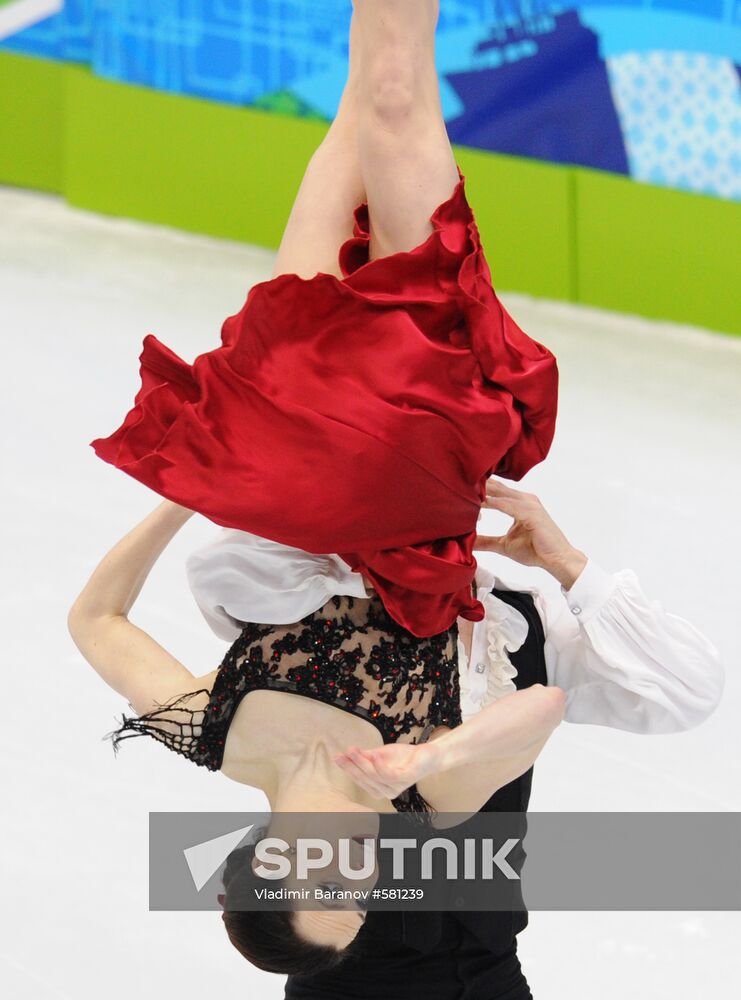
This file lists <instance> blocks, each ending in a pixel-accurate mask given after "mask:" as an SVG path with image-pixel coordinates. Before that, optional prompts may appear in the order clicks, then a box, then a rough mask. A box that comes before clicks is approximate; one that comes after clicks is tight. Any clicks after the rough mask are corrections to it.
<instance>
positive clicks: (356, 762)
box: [335, 684, 565, 813]
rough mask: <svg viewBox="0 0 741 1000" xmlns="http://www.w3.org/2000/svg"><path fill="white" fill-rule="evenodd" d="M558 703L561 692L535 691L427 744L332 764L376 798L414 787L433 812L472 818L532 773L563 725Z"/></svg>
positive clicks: (354, 755)
mask: <svg viewBox="0 0 741 1000" xmlns="http://www.w3.org/2000/svg"><path fill="white" fill-rule="evenodd" d="M564 703H565V696H564V692H563V691H562V690H561V689H560V688H557V687H544V686H543V685H542V684H533V685H532V686H531V687H529V688H526V689H525V690H524V691H517V692H515V693H513V694H509V695H507V696H506V697H504V698H500V699H499V700H498V701H496V702H494V703H493V704H492V705H487V706H486V708H483V709H482V710H481V711H480V712H478V713H477V714H476V715H475V716H474V717H473V718H472V719H469V720H468V721H467V722H464V723H463V724H462V725H460V726H457V727H456V728H455V729H451V730H448V731H447V732H444V733H443V734H442V735H439V736H435V737H433V738H432V739H431V740H429V742H427V743H418V744H413V743H412V744H410V743H405V744H402V743H393V744H387V745H386V746H383V747H377V748H373V749H369V750H366V749H360V748H359V747H350V748H349V749H348V750H347V751H346V752H345V753H344V754H340V755H338V756H337V757H336V758H335V762H336V763H337V764H338V765H339V766H340V767H342V768H343V769H344V770H345V771H346V772H347V773H348V774H350V775H351V777H352V778H353V780H354V781H356V782H357V784H358V785H360V786H361V787H362V788H364V789H365V790H366V791H368V792H370V793H371V794H372V795H376V796H378V797H380V798H389V799H392V798H395V797H396V796H397V795H399V794H400V793H401V792H402V791H403V790H404V789H405V788H408V787H409V786H410V785H412V784H415V783H416V784H417V787H418V789H419V791H420V792H421V794H422V795H423V796H424V797H425V798H426V799H427V800H428V802H429V803H430V804H431V805H432V806H433V807H434V808H435V809H436V810H437V811H438V812H451V813H452V812H455V813H464V812H465V813H473V812H477V811H478V810H479V809H480V808H481V806H482V805H483V804H484V803H485V802H486V801H487V800H488V799H489V798H490V797H491V796H492V795H493V794H494V792H496V791H498V789H500V788H502V787H503V786H504V785H506V784H509V782H510V781H514V779H515V778H517V777H519V775H521V774H523V773H524V772H525V771H526V770H527V769H528V768H529V767H530V766H531V764H532V763H533V761H534V760H535V759H536V757H537V756H538V754H539V753H540V751H541V750H542V748H543V746H544V745H545V743H546V741H547V740H548V737H549V736H550V735H551V733H552V732H553V730H554V729H555V728H556V727H557V726H558V724H559V723H560V721H561V719H562V718H563V710H564Z"/></svg>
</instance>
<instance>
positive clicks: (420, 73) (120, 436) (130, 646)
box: [69, 0, 563, 973]
mask: <svg viewBox="0 0 741 1000" xmlns="http://www.w3.org/2000/svg"><path fill="white" fill-rule="evenodd" d="M437 18H438V0H404V2H400V0H355V3H354V12H353V17H352V24H351V37H350V71H349V77H348V82H347V86H346V89H345V92H344V94H343V97H342V101H341V103H340V108H339V111H338V114H337V117H336V119H335V121H334V122H333V124H332V127H331V128H330V130H329V132H328V134H327V137H326V138H325V140H324V141H323V142H322V144H321V146H320V148H319V149H318V150H317V152H316V153H315V154H314V156H313V157H312V160H311V162H310V164H309V166H308V168H307V171H306V174H305V176H304V178H303V181H302V183H301V186H300V188H299V192H298V196H297V198H296V202H295V204H294V206H293V210H292V212H291V215H290V218H289V220H288V224H287V226H286V230H285V234H284V237H283V240H282V242H281V246H280V248H279V251H278V257H277V261H276V268H275V272H274V275H273V277H272V279H271V280H270V281H267V282H262V283H259V284H258V285H255V286H253V288H252V289H251V290H250V293H249V295H248V298H247V301H246V303H245V305H244V307H243V308H242V310H241V311H240V313H239V314H237V315H236V316H233V317H231V318H230V319H229V320H227V321H226V322H225V324H224V326H223V328H222V345H221V347H219V348H218V349H215V350H212V351H209V352H207V353H205V354H202V355H200V356H199V357H198V358H196V360H195V362H194V363H193V365H188V364H186V363H185V362H184V361H182V360H181V359H180V358H178V357H177V355H175V354H174V353H173V352H172V351H171V350H169V349H168V348H167V347H166V346H165V345H163V344H161V343H160V342H159V341H158V340H157V339H156V338H155V337H153V336H152V335H149V336H147V337H146V338H145V341H144V350H143V352H142V355H141V375H142V386H141V389H140V391H139V393H138V394H137V396H136V399H135V406H134V407H133V409H132V410H131V411H130V412H129V414H128V415H127V416H126V418H125V420H124V422H123V424H122V425H121V427H119V429H118V430H117V431H116V432H115V433H114V434H112V435H110V436H109V437H108V438H105V439H96V440H95V441H93V442H92V445H93V447H94V448H95V450H96V453H97V454H98V455H99V456H100V457H101V458H103V459H104V460H105V461H107V462H109V463H111V464H113V465H115V466H116V467H118V468H120V469H122V470H123V471H124V472H126V473H127V474H129V475H131V476H133V477H134V478H137V479H138V480H139V481H141V482H143V483H145V484H146V485H148V486H149V487H150V488H152V489H154V490H155V491H156V492H158V493H159V494H160V495H162V496H164V497H165V498H166V499H165V501H164V502H163V503H162V504H161V505H160V506H159V507H158V508H157V509H156V510H155V511H154V512H153V513H152V514H151V515H150V516H149V517H148V518H146V519H145V520H144V522H142V524H140V525H139V526H138V527H137V528H135V529H134V530H133V531H132V532H130V533H129V534H128V535H127V536H125V538H124V539H122V540H121V541H120V542H119V543H118V545H117V546H115V547H114V549H113V550H112V551H111V552H110V553H108V555H107V556H106V557H105V558H104V560H103V561H102V563H101V564H100V565H99V566H98V568H97V569H96V571H95V573H94V574H93V576H92V577H91V579H90V581H89V582H88V584H87V586H86V587H85V588H84V590H83V591H82V593H81V595H80V596H79V598H78V599H77V601H76V602H75V604H74V606H73V608H72V609H71V611H70V615H69V626H70V631H71V633H72V636H73V638H74V640H75V642H76V643H77V645H78V647H79V648H80V650H81V651H82V653H83V654H84V655H85V657H86V658H87V659H88V660H89V662H90V663H91V664H92V666H93V667H94V668H95V669H96V670H97V671H98V672H99V673H100V675H101V676H102V677H103V678H104V679H105V680H106V681H107V682H108V683H109V684H110V685H111V686H112V687H113V688H115V690H117V691H119V692H120V693H121V694H122V695H124V697H126V698H127V699H128V700H129V702H130V704H131V705H132V707H133V709H134V710H135V711H136V712H137V713H138V717H137V718H136V719H125V720H124V723H123V725H122V727H121V730H120V731H119V732H118V733H117V734H115V736H114V742H116V743H117V742H118V741H119V740H121V739H123V738H124V737H126V736H127V735H131V734H137V733H148V734H149V735H151V736H153V737H155V738H156V739H158V740H160V741H161V742H163V743H165V745H167V746H168V747H170V748H171V749H173V750H175V751H177V752H179V753H181V754H183V755H184V756H186V757H188V758H189V759H190V760H192V761H193V762H195V763H196V764H199V765H202V766H206V767H208V768H210V769H212V770H221V771H223V772H224V773H225V774H227V776H229V777H231V778H233V779H234V780H236V781H239V782H243V783H246V784H251V785H253V786H256V787H259V788H261V789H263V790H264V792H265V793H266V795H267V797H268V799H269V801H270V804H271V807H272V809H273V810H274V811H275V813H276V814H279V813H281V812H282V811H292V812H311V811H319V812H321V811H333V812H338V811H343V812H347V811H350V812H352V811H359V812H367V811H373V812H383V811H389V810H391V809H393V808H397V809H433V810H435V811H437V812H441V811H456V812H471V813H472V812H475V811H476V810H477V809H478V808H479V807H480V806H481V804H482V803H483V802H485V801H486V800H487V799H488V798H489V797H490V796H491V795H492V793H493V792H494V791H495V790H496V789H497V788H499V787H501V786H503V785H505V784H506V783H508V782H509V781H511V780H512V779H513V778H515V777H516V776H517V775H519V774H522V773H523V772H524V771H526V770H527V769H528V768H529V767H530V765H531V764H532V762H533V760H534V759H535V757H536V756H537V754H538V752H539V751H540V749H541V748H542V746H543V745H544V743H545V741H546V740H547V738H548V736H549V734H550V732H551V731H552V730H553V728H554V727H555V726H556V725H557V724H558V722H559V721H560V718H561V715H562V711H563V695H562V692H561V691H560V689H559V688H557V687H554V688H547V687H543V686H542V685H533V686H532V687H531V688H528V690H526V691H521V692H517V693H515V694H512V695H510V696H508V697H507V699H506V700H504V701H502V702H500V703H495V704H493V705H491V706H488V707H487V709H486V710H485V711H482V712H480V713H479V714H478V715H477V716H476V718H474V719H471V720H470V721H468V722H466V723H465V724H461V716H460V706H459V697H458V695H459V691H458V677H457V655H456V648H457V626H456V621H457V617H458V616H459V615H460V616H462V617H463V618H466V619H469V620H472V621H473V620H481V619H482V618H483V615H484V609H483V605H482V604H481V602H480V601H478V600H477V599H476V597H475V595H474V593H473V592H472V587H471V585H472V582H473V579H474V574H475V568H476V561H475V559H474V557H473V548H474V544H475V539H476V520H477V518H478V515H479V512H480V506H481V503H482V502H483V501H484V499H485V495H486V489H485V483H486V480H487V478H488V477H489V476H490V475H491V474H492V473H497V474H499V475H501V476H504V477H507V478H510V479H519V478H521V477H522V476H523V475H524V474H525V473H526V472H527V471H528V470H529V469H530V468H531V467H532V466H533V465H535V464H536V463H537V462H539V461H541V460H542V459H543V458H544V457H545V456H546V454H547V452H548V450H549V448H550V444H551V441H552V437H553V433H554V427H555V416H556V387H557V370H556V364H555V359H554V357H553V355H552V354H551V352H550V351H548V350H547V348H545V347H543V346H542V345H540V344H538V343H536V342H535V341H533V340H532V339H531V338H529V337H528V336H527V335H526V334H525V333H524V332H523V331H522V330H520V329H519V327H518V326H517V324H516V323H515V322H514V320H513V319H512V318H511V317H510V316H509V315H508V313H507V312H506V310H505V309H504V307H503V306H502V305H501V303H500V302H499V300H498V298H497V296H496V294H495V292H494V290H493V287H492V284H491V275H490V272H489V268H488V265H487V262H486V260H485V258H484V255H483V250H482V248H481V244H480V241H479V234H478V229H477V227H476V223H475V220H474V218H473V214H472V212H471V209H470V207H469V206H468V203H467V201H466V197H465V193H464V177H463V175H462V173H461V172H460V170H459V169H458V167H457V164H456V162H455V159H454V156H453V152H452V149H451V147H450V144H449V141H448V137H447V133H446V130H445V124H444V120H443V118H442V113H441V108H440V103H439V89H438V81H437V76H436V71H435V60H434V38H435V27H436V24H437ZM353 220H354V223H353ZM297 482H299V483H300V484H301V494H300V496H298V495H297V491H296V487H295V484H296V483H297ZM193 511H198V512H200V513H202V514H204V515H205V516H207V517H209V518H210V519H211V520H213V521H215V522H216V523H218V524H221V525H222V526H225V527H231V528H237V529H241V530H244V531H248V532H252V533H254V534H255V535H257V536H260V537H262V538H265V539H267V540H272V541H274V542H278V543H282V544H284V545H289V546H294V547H296V548H297V549H298V550H300V551H304V552H307V553H332V554H336V560H337V561H338V563H341V564H342V565H343V566H344V567H345V570H346V571H347V570H348V569H349V570H350V571H351V572H349V573H347V579H348V587H349V589H345V588H344V587H339V588H335V593H334V594H333V596H332V597H331V598H330V599H329V600H325V601H324V602H323V603H322V604H321V605H320V606H315V607H313V608H310V609H309V610H308V612H307V613H306V614H304V615H303V616H302V617H300V619H299V618H298V617H293V618H292V619H291V620H290V621H285V620H284V621H273V620H268V621H261V620H259V619H257V620H253V621H246V622H244V623H243V626H244V627H243V628H242V631H241V633H240V636H239V638H238V639H237V640H236V641H235V642H234V643H233V644H232V646H231V647H230V649H229V650H228V652H227V653H226V655H225V657H224V659H223V662H222V663H221V665H220V666H219V668H218V669H217V670H214V671H212V672H211V673H210V674H207V675H205V676H201V677H193V675H192V674H191V673H190V671H189V670H187V668H186V667H185V666H184V665H183V664H181V663H179V662H178V661H177V660H176V659H175V658H174V657H172V656H170V655H169V654H168V653H167V652H166V651H165V650H164V649H162V647H161V646H159V645H158V644H157V643H156V642H155V641H154V640H153V639H152V638H151V637H149V636H148V635H146V634H145V633H144V632H142V631H141V630H140V629H138V628H136V626H134V625H133V624H132V623H131V622H129V620H128V613H129V611H130V609H131V607H132V605H133V602H134V600H135V598H136V596H137V594H138V593H139V590H140V589H141V586H142V584H143V582H144V580H145V579H146V576H147V573H148V572H149V570H150V569H151V566H152V565H153V563H154V561H155V560H156V558H157V557H158V555H159V554H160V553H161V552H162V550H163V549H164V547H165V546H166V544H167V542H168V541H169V540H170V538H171V537H172V536H173V534H174V533H175V532H176V531H177V530H178V529H179V528H180V527H181V525H182V524H183V523H184V522H185V521H186V520H187V519H188V518H189V517H190V516H191V514H192V512H193ZM304 610H305V609H304ZM248 694H249V697H246V696H247V695H248ZM296 695H301V696H302V697H296ZM396 742H406V743H409V744H412V745H414V746H415V747H417V749H418V751H419V752H417V750H414V751H412V757H413V758H414V761H415V762H416V763H415V765H414V766H410V767H409V768H408V769H407V771H406V772H405V774H404V776H403V779H402V780H400V781H398V782H396V781H394V780H393V779H392V778H390V777H389V776H387V779H386V780H385V781H384V783H383V785H384V787H383V788H379V789H378V792H377V793H375V794H370V793H369V792H368V791H367V790H366V789H364V788H363V787H361V785H360V784H358V782H357V781H356V780H354V779H353V775H352V773H351V772H350V771H349V770H348V768H347V767H341V766H338V761H337V760H336V759H335V758H341V759H344V758H342V754H343V752H344V751H346V750H347V749H348V748H349V747H356V748H359V749H360V750H363V749H366V750H367V749H371V748H373V747H378V746H381V745H383V744H387V743H396ZM361 756H362V755H360V756H358V758H357V760H356V765H357V766H358V767H362V766H363V765H362V761H361V759H360V757H361ZM462 768H465V770H464V771H463V770H461V769H462ZM462 777H465V783H464V784H463V783H462V781H461V779H462ZM224 917H225V922H226V926H227V931H228V933H229V936H230V938H231V940H232V942H233V943H234V944H235V945H236V946H237V947H238V948H239V950H240V951H241V952H242V953H243V954H244V955H245V956H246V957H247V958H248V959H249V960H250V961H252V962H254V963H255V964H257V965H258V966H260V967H262V968H265V969H268V970H269V971H275V972H287V973H290V972H299V971H300V972H312V971H317V970H319V969H321V968H322V967H326V966H327V965H329V964H332V963H335V962H337V961H338V960H339V959H340V958H341V957H342V952H343V949H344V948H346V946H347V945H348V943H349V942H350V941H351V940H352V939H353V938H354V936H355V934H356V933H357V930H358V927H359V925H360V923H361V922H362V915H361V914H356V913H350V912H345V911H327V912H326V913H323V914H317V913H295V914H287V915H286V914H275V913H246V912H230V910H229V892H228V891H227V896H226V909H225V914H224Z"/></svg>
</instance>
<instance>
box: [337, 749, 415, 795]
mask: <svg viewBox="0 0 741 1000" xmlns="http://www.w3.org/2000/svg"><path fill="white" fill-rule="evenodd" d="M335 763H336V764H337V765H338V767H341V768H342V770H343V771H345V772H346V773H347V774H349V775H350V777H351V778H352V779H353V781H354V782H355V783H356V784H357V785H359V786H360V787H361V788H363V789H365V791H366V792H368V793H369V794H370V795H373V796H375V797H376V798H379V799H394V798H396V796H397V795H400V794H401V793H402V792H403V791H404V790H405V789H406V788H409V786H410V785H413V784H415V782H417V781H419V780H420V779H421V778H423V777H424V776H425V775H426V774H429V773H430V771H431V770H432V766H433V762H432V759H431V756H430V754H429V752H428V745H427V744H425V743H421V744H417V743H389V744H387V745H386V746H382V747H374V748H373V749H371V750H361V749H359V748H358V747H350V748H349V749H348V750H347V751H346V752H345V753H343V754H338V756H337V757H335Z"/></svg>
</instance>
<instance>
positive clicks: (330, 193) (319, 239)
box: [273, 13, 366, 278]
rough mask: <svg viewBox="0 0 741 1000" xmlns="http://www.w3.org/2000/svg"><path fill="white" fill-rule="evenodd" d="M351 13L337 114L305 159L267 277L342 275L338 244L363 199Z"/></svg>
mask: <svg viewBox="0 0 741 1000" xmlns="http://www.w3.org/2000/svg"><path fill="white" fill-rule="evenodd" d="M357 20H358V19H357V15H355V14H354V13H353V15H352V18H351V21H350V68H349V72H348V78H347V83H346V85H345V90H344V92H343V94H342V99H341V101H340V106H339V108H338V110H337V115H336V117H335V119H334V121H333V122H332V125H331V126H330V129H329V131H328V132H327V135H326V136H325V137H324V139H323V140H322V143H321V145H320V146H319V147H318V149H317V150H316V152H315V153H314V154H313V156H312V157H311V159H310V161H309V164H308V166H307V168H306V172H305V174H304V177H303V180H302V181H301V184H300V186H299V189H298V193H297V195H296V200H295V202H294V204H293V208H292V209H291V214H290V216H289V218H288V222H287V223H286V228H285V231H284V233H283V238H282V240H281V244H280V246H279V248H278V255H277V257H276V260H275V266H274V270H273V277H277V275H279V274H286V273H288V274H298V275H299V276H300V277H302V278H312V277H313V276H314V275H315V274H317V273H318V272H319V271H322V272H324V273H327V274H334V275H336V276H337V277H338V278H341V277H342V274H341V272H340V269H339V263H338V260H337V256H338V252H339V249H340V246H341V245H342V244H343V243H344V242H345V240H347V239H349V238H350V236H352V230H353V210H354V209H355V208H356V206H357V205H359V204H361V203H362V202H364V201H365V200H366V195H365V188H364V186H363V177H362V174H361V172H360V160H359V155H358V129H357V96H358V89H359V84H360V51H359V45H358V24H357Z"/></svg>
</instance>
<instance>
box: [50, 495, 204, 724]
mask: <svg viewBox="0 0 741 1000" xmlns="http://www.w3.org/2000/svg"><path fill="white" fill-rule="evenodd" d="M192 514H193V511H190V510H187V509H186V508H185V507H181V506H179V505H178V504H174V503H172V502H170V501H169V500H166V501H164V502H163V503H161V504H160V505H159V506H158V507H157V508H156V509H155V510H154V511H152V513H151V514H149V515H148V516H147V517H145V518H144V520H143V521H142V522H141V523H140V524H138V525H137V526H136V527H135V528H134V529H133V530H132V531H130V532H128V534H126V535H125V536H124V537H123V538H122V539H121V541H119V542H118V543H117V544H116V545H114V547H113V548H112V549H111V550H110V551H109V552H108V553H107V554H106V555H105V556H104V558H103V559H102V560H101V562H100V563H99V565H98V566H97V567H96V569H95V571H94V573H93V574H92V576H91V577H90V579H89V580H88V582H87V583H86V585H85V587H84V588H83V590H82V592H81V593H80V595H79V597H78V598H77V600H76V601H75V602H74V604H73V605H72V608H71V609H70V612H69V614H68V616H67V625H68V628H69V632H70V635H71V636H72V638H73V640H74V642H75V645H76V646H77V648H78V649H79V650H80V652H81V653H82V655H83V656H84V657H85V659H86V660H87V661H88V663H89V664H90V665H91V666H92V667H93V669H94V670H95V671H97V673H98V674H100V676H101V677H102V678H103V680H104V681H105V682H106V683H107V684H109V685H110V687H112V688H113V689H114V690H116V691H118V693H119V694H121V695H123V696H124V697H125V698H126V699H127V700H128V701H129V702H130V704H131V705H132V706H133V708H134V710H135V711H136V712H138V713H139V714H143V713H144V712H147V711H150V710H151V709H152V708H154V707H155V706H156V704H158V703H161V702H162V701H166V700H167V699H168V698H169V697H171V696H172V695H174V694H177V693H184V692H185V691H187V690H190V689H193V686H194V677H193V674H192V673H191V672H190V671H189V670H187V669H186V668H185V667H184V666H183V664H182V663H180V662H179V661H178V660H176V659H175V657H174V656H171V655H170V654H169V653H168V652H167V651H166V650H165V649H163V648H162V647H161V646H160V645H159V644H158V643H157V642H155V641H154V639H152V638H151V637H150V636H149V635H147V633H146V632H144V631H143V630H142V629H139V628H137V627H136V625H133V624H132V623H131V622H130V621H129V620H128V617H127V615H128V613H129V611H130V610H131V607H132V606H133V604H134V602H135V600H136V598H137V597H138V595H139V592H140V591H141V588H142V586H143V585H144V581H145V580H146V579H147V576H148V575H149V572H150V570H151V569H152V567H153V566H154V564H155V562H156V561H157V558H158V557H159V556H160V554H161V553H162V551H163V550H164V549H165V547H166V546H167V544H168V542H170V541H171V539H172V538H173V537H174V535H175V534H176V533H177V532H178V531H179V529H180V528H181V527H182V526H183V525H184V524H185V522H186V521H187V520H188V519H189V518H190V517H191V516H192Z"/></svg>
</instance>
